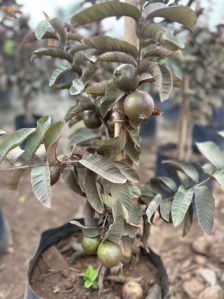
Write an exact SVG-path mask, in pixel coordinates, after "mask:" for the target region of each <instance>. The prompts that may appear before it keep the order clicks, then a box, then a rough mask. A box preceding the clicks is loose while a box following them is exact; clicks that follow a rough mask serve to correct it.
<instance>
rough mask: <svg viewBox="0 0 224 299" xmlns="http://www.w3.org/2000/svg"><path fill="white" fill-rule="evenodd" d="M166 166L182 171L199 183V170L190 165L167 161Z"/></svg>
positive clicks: (182, 162)
mask: <svg viewBox="0 0 224 299" xmlns="http://www.w3.org/2000/svg"><path fill="white" fill-rule="evenodd" d="M163 163H164V164H167V165H169V166H170V167H172V168H174V169H176V170H180V171H182V172H183V173H184V174H185V175H186V176H187V177H189V178H190V179H191V180H192V181H194V182H196V183H197V182H198V180H199V173H198V171H197V169H196V168H195V167H194V166H193V165H191V164H190V163H187V162H184V161H176V160H166V161H163Z"/></svg>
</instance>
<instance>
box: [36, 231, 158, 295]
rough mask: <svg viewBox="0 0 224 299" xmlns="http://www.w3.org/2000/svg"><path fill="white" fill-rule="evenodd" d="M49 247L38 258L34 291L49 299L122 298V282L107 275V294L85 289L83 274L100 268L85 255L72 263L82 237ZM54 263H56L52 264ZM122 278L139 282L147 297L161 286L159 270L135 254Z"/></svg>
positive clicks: (147, 259) (96, 262)
mask: <svg viewBox="0 0 224 299" xmlns="http://www.w3.org/2000/svg"><path fill="white" fill-rule="evenodd" d="M76 237H77V238H74V237H73V238H72V239H71V238H70V239H67V240H64V241H62V242H61V244H60V243H59V244H58V246H57V247H56V246H52V247H50V248H49V249H48V250H47V251H46V252H44V254H42V256H41V257H40V258H39V259H38V262H37V264H36V266H35V268H34V271H33V274H32V278H31V283H32V288H33V289H34V290H35V291H36V292H37V293H38V294H39V295H41V296H43V298H46V299H55V298H58V299H79V298H83V299H89V298H91V299H99V298H100V299H119V298H121V289H122V285H123V283H122V282H120V283H118V282H115V281H113V276H112V277H111V276H107V275H105V277H108V279H109V278H110V279H111V280H105V281H104V291H103V293H102V294H101V295H98V290H93V289H86V288H84V286H83V284H84V280H83V278H82V274H83V273H84V272H85V271H86V269H87V267H88V266H89V265H92V266H93V267H94V269H98V267H99V262H98V260H97V258H96V256H86V257H81V258H79V259H77V260H76V261H75V262H73V263H72V262H71V257H72V253H74V250H73V251H71V250H70V249H69V248H70V247H71V244H72V243H73V242H80V241H81V240H80V238H79V236H77V235H76ZM52 261H53V264H52ZM122 272H123V277H125V278H126V279H127V278H130V277H131V278H132V279H134V280H137V281H138V282H139V284H140V285H141V287H142V289H143V290H144V298H146V296H147V294H148V291H149V290H150V289H151V287H152V286H153V285H155V284H157V285H160V277H159V274H158V270H157V269H156V268H155V267H154V266H153V265H152V263H151V261H150V260H149V258H147V257H146V256H144V255H135V256H133V257H132V260H131V262H130V264H128V265H127V266H125V267H124V268H123V270H122Z"/></svg>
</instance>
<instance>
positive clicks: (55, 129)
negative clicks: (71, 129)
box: [43, 121, 65, 164]
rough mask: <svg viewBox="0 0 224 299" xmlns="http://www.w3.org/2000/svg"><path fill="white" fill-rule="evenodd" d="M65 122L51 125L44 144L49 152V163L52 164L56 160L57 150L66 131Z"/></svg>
mask: <svg viewBox="0 0 224 299" xmlns="http://www.w3.org/2000/svg"><path fill="white" fill-rule="evenodd" d="M64 127H65V122H64V121H59V122H56V123H54V124H53V125H51V126H50V127H49V128H48V129H47V131H46V133H45V136H44V140H43V143H44V145H45V148H46V151H47V158H48V162H49V163H50V164H51V163H53V162H54V161H55V160H56V148H57V144H58V141H59V139H60V138H61V136H62V133H63V131H64Z"/></svg>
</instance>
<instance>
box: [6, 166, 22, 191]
mask: <svg viewBox="0 0 224 299" xmlns="http://www.w3.org/2000/svg"><path fill="white" fill-rule="evenodd" d="M24 173H25V170H24V169H17V170H15V172H13V175H12V177H11V178H10V182H9V184H8V187H9V189H10V190H16V189H17V187H18V184H19V181H20V179H21V177H22V175H23V174H24Z"/></svg>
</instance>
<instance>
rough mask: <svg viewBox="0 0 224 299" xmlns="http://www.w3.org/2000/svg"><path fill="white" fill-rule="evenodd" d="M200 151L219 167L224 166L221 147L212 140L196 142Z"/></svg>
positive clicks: (223, 155)
mask: <svg viewBox="0 0 224 299" xmlns="http://www.w3.org/2000/svg"><path fill="white" fill-rule="evenodd" d="M196 145H197V147H198V149H199V151H200V152H201V153H202V155H204V156H205V158H207V159H208V160H209V161H210V162H211V163H212V164H213V165H214V166H215V167H216V168H217V169H222V168H224V154H223V152H222V151H221V150H220V148H219V147H218V146H217V145H216V144H215V143H214V142H211V141H207V142H201V143H196Z"/></svg>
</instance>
